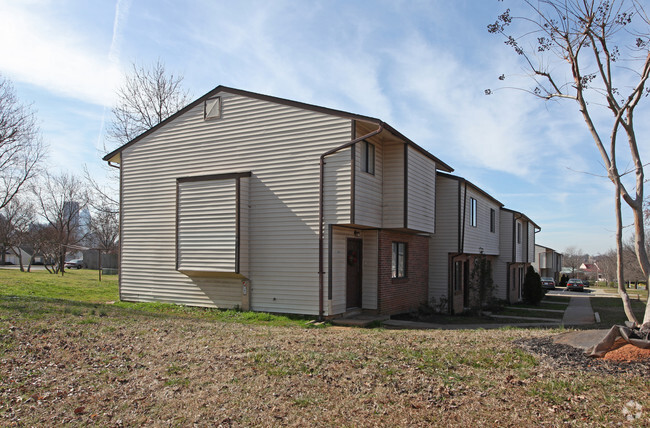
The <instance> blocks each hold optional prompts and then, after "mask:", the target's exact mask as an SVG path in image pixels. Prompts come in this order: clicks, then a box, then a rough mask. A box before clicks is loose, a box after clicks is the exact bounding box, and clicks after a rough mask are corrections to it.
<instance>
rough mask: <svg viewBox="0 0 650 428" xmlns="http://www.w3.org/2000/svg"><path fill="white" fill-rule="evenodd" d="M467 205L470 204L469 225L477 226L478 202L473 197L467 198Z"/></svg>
mask: <svg viewBox="0 0 650 428" xmlns="http://www.w3.org/2000/svg"><path fill="white" fill-rule="evenodd" d="M469 205H470V211H469V212H470V214H469V224H470V226H473V227H476V226H478V212H477V211H478V204H477V202H476V199H474V198H469Z"/></svg>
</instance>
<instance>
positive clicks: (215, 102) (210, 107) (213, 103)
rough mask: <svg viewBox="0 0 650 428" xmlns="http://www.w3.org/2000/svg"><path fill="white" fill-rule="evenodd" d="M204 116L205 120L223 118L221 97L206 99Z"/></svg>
mask: <svg viewBox="0 0 650 428" xmlns="http://www.w3.org/2000/svg"><path fill="white" fill-rule="evenodd" d="M203 118H204V119H205V120H208V119H220V118H221V97H215V98H210V99H208V100H205V104H204V105H203Z"/></svg>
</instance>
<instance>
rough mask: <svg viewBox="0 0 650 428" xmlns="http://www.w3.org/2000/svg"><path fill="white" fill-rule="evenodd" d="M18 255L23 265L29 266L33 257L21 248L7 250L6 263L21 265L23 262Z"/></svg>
mask: <svg viewBox="0 0 650 428" xmlns="http://www.w3.org/2000/svg"><path fill="white" fill-rule="evenodd" d="M18 255H20V258H22V263H23V265H24V266H27V265H28V264H29V261H30V259H31V257H32V255H31V254H29V253H28V252H27V251H26V250H25V249H23V248H21V247H11V248H7V249H6V250H5V263H6V264H8V265H20V262H21V260H20V258H19V256H18Z"/></svg>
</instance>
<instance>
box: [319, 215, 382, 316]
mask: <svg viewBox="0 0 650 428" xmlns="http://www.w3.org/2000/svg"><path fill="white" fill-rule="evenodd" d="M360 233H361V235H360V237H361V239H362V242H363V246H362V250H361V251H362V253H361V257H362V259H363V260H362V268H361V269H362V270H361V300H362V302H361V304H362V307H363V309H377V257H378V248H379V243H378V239H379V238H378V234H377V231H375V230H366V231H360ZM348 238H355V236H354V229H349V228H337V227H334V228H333V232H332V301H331V302H330V305H331V308H330V313H332V314H341V313H344V312H345V311H346V309H347V308H346V293H347V242H348Z"/></svg>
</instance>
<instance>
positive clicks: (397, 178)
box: [382, 142, 404, 228]
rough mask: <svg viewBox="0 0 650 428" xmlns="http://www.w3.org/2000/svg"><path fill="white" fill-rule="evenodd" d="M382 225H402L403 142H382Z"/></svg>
mask: <svg viewBox="0 0 650 428" xmlns="http://www.w3.org/2000/svg"><path fill="white" fill-rule="evenodd" d="M383 168H384V177H383V178H384V182H383V196H384V197H383V199H384V205H383V220H382V223H383V227H384V228H401V227H404V143H394V142H386V143H384V162H383Z"/></svg>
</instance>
